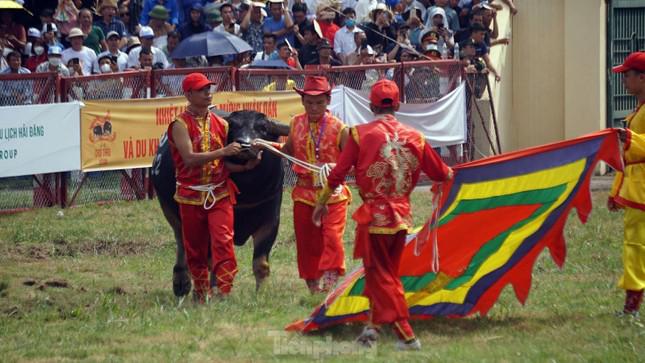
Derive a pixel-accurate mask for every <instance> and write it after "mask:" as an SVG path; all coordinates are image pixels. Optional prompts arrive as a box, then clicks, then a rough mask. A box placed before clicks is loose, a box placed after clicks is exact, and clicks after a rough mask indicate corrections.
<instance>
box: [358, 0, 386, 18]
mask: <svg viewBox="0 0 645 363" xmlns="http://www.w3.org/2000/svg"><path fill="white" fill-rule="evenodd" d="M377 7H379V2H378V1H377V0H358V2H357V3H356V6H354V10H356V19H358V21H359V22H364V21H370V20H371V14H372V12H373V11H374V10H375V9H376V8H377ZM383 8H387V6H385V4H383Z"/></svg>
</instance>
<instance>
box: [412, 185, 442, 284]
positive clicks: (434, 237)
mask: <svg viewBox="0 0 645 363" xmlns="http://www.w3.org/2000/svg"><path fill="white" fill-rule="evenodd" d="M438 186H439V188H438V190H439V191H438V192H437V193H433V194H434V195H433V196H432V213H431V214H430V220H429V223H428V228H429V232H428V233H429V236H428V237H426V236H424V235H421V233H418V234H417V236H416V238H415V245H414V255H415V256H420V255H421V249H422V248H423V245H421V246H419V240H421V239H425V238H428V239H430V240H431V243H432V263H431V270H432V272H434V273H437V272H439V267H440V266H439V238H438V233H437V230H438V224H439V203H441V186H440V184H439V185H438ZM424 244H425V243H424Z"/></svg>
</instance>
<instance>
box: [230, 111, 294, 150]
mask: <svg viewBox="0 0 645 363" xmlns="http://www.w3.org/2000/svg"><path fill="white" fill-rule="evenodd" d="M226 120H227V121H228V143H231V142H237V143H239V144H240V145H242V151H241V152H240V153H239V154H238V155H237V156H236V157H234V158H233V161H236V159H237V161H238V162H243V161H246V160H249V159H254V158H256V157H257V153H258V149H256V148H254V147H251V142H252V141H253V140H254V139H264V140H267V141H277V140H278V138H279V137H280V136H287V135H289V126H288V125H285V124H282V123H280V122H279V121H276V120H271V119H269V118H267V117H266V116H265V115H264V114H263V113H260V112H256V111H236V112H233V113H231V114H230V115H228V116H227V117H226Z"/></svg>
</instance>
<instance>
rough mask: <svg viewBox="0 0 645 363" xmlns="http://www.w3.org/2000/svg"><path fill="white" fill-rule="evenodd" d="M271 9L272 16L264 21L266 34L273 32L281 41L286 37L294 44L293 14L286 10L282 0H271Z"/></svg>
mask: <svg viewBox="0 0 645 363" xmlns="http://www.w3.org/2000/svg"><path fill="white" fill-rule="evenodd" d="M269 11H270V12H271V17H270V18H267V19H266V20H265V21H264V25H263V30H264V33H265V34H267V33H268V34H273V35H275V36H276V37H277V39H278V41H279V42H281V41H283V40H285V39H287V40H288V41H289V43H290V44H293V43H294V41H293V34H292V32H291V30H292V28H293V20H292V19H291V15H289V12H288V11H286V9H285V7H284V2H283V1H282V0H269Z"/></svg>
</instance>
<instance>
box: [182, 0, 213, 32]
mask: <svg viewBox="0 0 645 363" xmlns="http://www.w3.org/2000/svg"><path fill="white" fill-rule="evenodd" d="M205 31H208V27H207V26H206V24H204V20H203V19H202V4H200V3H194V4H193V5H192V6H191V8H190V14H189V18H188V19H186V22H185V23H183V24H182V25H181V26H180V27H179V34H180V35H181V39H186V38H188V37H189V36H191V35H193V34H198V33H203V32H205Z"/></svg>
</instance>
